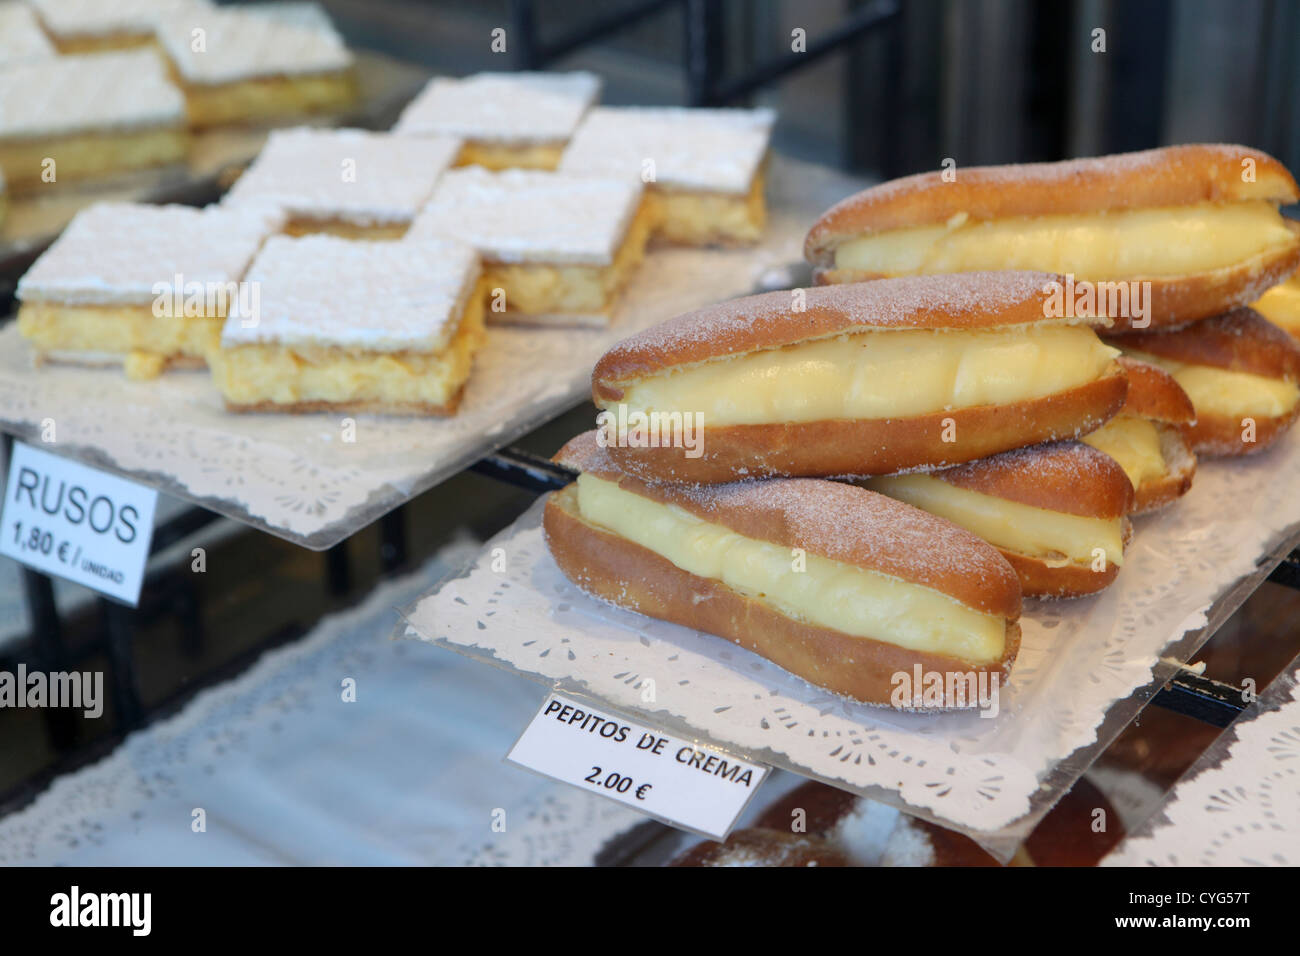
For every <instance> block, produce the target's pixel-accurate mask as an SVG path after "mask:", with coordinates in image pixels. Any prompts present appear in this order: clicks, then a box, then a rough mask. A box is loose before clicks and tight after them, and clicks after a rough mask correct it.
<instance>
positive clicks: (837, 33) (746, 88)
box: [510, 0, 903, 178]
mask: <svg viewBox="0 0 1300 956" xmlns="http://www.w3.org/2000/svg"><path fill="white" fill-rule="evenodd" d="M678 6H680V7H682V27H683V59H684V64H683V65H684V67H685V70H686V90H687V105H689V106H726V105H728V104H732V103H736V102H738V101H741V100H744V99H745V98H747V97H749V96H751V95H752V94H754V93H755V92H757V91H758V90H759V89H761V88H762V87H764V86H767V85H769V84H771V83H774V82H776V81H778V80H781V79H783V78H784V77H786V76H788V75H789V74H791V73H794V72H796V71H797V70H801V69H803V68H804V67H808V66H811V65H813V64H814V63H817V62H819V61H821V60H822V59H824V58H825V57H827V56H829V55H830V54H832V53H837V52H840V51H841V50H843V49H844V48H846V47H848V46H849V45H850V44H852V43H854V42H856V41H858V40H861V39H862V38H864V37H866V36H867V35H869V34H872V33H876V32H880V33H882V34H883V35H884V37H885V43H884V54H883V59H884V63H885V70H884V83H885V87H886V88H885V90H884V95H883V96H882V98H881V123H880V127H881V130H880V136H879V138H880V139H881V140H882V141H883V142H884V143H886V144H888V148H887V149H886V150H885V152H884V154H883V157H882V168H881V170H880V172H881V174H882V175H883V176H885V177H886V178H889V177H892V176H895V175H897V174H898V172H899V170H898V156H897V151H896V146H897V142H898V138H899V137H898V133H899V130H900V129H901V117H902V113H901V111H902V103H901V100H900V96H899V91H900V89H901V85H902V69H903V66H902V59H901V55H902V21H903V16H902V3H901V0H870V2H868V3H866V4H865V5H864V6H862V7H860V8H859V9H857V10H854V11H853V12H852V13H850V14H849V15H848V16H847V17H845V19H844V21H843V22H842V23H841V24H840V25H839V26H837V27H835V28H834V29H832V30H831V31H830V32H828V33H826V34H825V35H823V36H819V37H816V38H810V39H809V40H808V43H807V46H806V48H805V50H804V52H802V53H795V52H793V51H792V52H790V53H787V54H784V55H782V56H777V57H773V58H772V59H770V60H766V61H764V62H761V63H759V64H757V65H756V66H754V67H752V68H751V69H750V70H749V71H748V72H746V73H743V74H741V75H740V76H735V77H730V78H728V77H727V76H726V75H725V73H726V71H725V60H726V56H725V42H724V41H725V33H726V30H725V24H724V13H725V10H724V4H723V0H638V2H636V3H633V4H631V5H629V6H627V7H625V8H622V9H620V10H618V11H616V12H614V13H608V14H602V15H600V16H597V17H595V18H593V19H592V20H590V21H589V22H587V23H585V24H583V25H582V26H581V27H578V28H577V29H575V30H573V31H572V32H571V33H569V34H567V35H565V36H562V37H559V38H556V39H551V40H543V39H542V38H541V36H540V34H539V31H538V28H537V17H536V15H535V3H534V0H510V42H511V49H512V51H513V56H514V60H513V62H514V64H515V65H516V66H517V67H518V68H519V69H521V70H536V69H541V68H542V67H545V66H549V65H551V64H553V63H554V62H555V61H557V60H560V59H562V58H563V57H565V56H568V55H569V54H571V53H573V52H575V51H577V50H578V49H580V48H582V47H583V46H585V45H587V44H588V43H592V42H595V41H597V40H600V39H603V38H605V37H607V36H609V35H610V34H612V33H616V32H618V31H620V30H624V29H626V28H628V27H630V26H633V25H634V24H637V23H640V22H641V21H642V20H645V19H647V18H648V17H651V16H654V15H655V14H658V13H662V12H664V11H666V10H670V9H672V8H674V7H678Z"/></svg>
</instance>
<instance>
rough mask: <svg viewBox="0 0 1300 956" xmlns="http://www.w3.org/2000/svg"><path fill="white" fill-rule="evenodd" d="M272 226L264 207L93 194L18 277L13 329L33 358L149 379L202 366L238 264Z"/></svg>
mask: <svg viewBox="0 0 1300 956" xmlns="http://www.w3.org/2000/svg"><path fill="white" fill-rule="evenodd" d="M279 225H280V220H279V219H278V217H276V216H274V215H273V214H271V213H270V212H269V211H268V210H266V209H257V210H233V209H225V208H220V207H211V206H210V207H208V208H206V209H194V208H191V207H188V206H150V205H144V204H134V203H100V204H97V205H95V206H91V207H90V208H89V209H86V210H84V211H83V212H81V213H79V214H78V215H77V216H76V218H74V219H73V220H72V223H71V224H70V225H69V226H68V228H67V229H65V230H64V232H63V234H62V235H61V236H60V237H59V238H58V240H57V241H56V242H55V243H54V245H52V246H51V247H50V248H49V249H48V250H46V251H45V253H44V254H42V255H41V257H40V258H39V259H37V260H36V262H35V263H34V264H33V265H32V267H31V269H29V270H28V271H27V273H26V274H25V275H24V276H23V277H22V279H21V280H20V281H19V283H18V292H17V295H18V300H19V302H20V303H21V306H20V308H19V310H18V330H19V332H20V333H21V334H22V336H23V337H24V338H25V339H26V340H27V341H28V342H29V343H30V344H31V346H32V349H33V351H34V356H35V358H36V360H37V361H38V362H41V361H51V362H66V363H72V364H79V365H114V364H121V365H123V366H124V367H125V369H126V373H127V375H128V377H131V378H136V379H143V378H151V377H153V376H155V375H157V374H158V373H160V372H161V371H163V370H164V369H165V368H167V367H202V366H203V365H204V363H205V360H206V356H207V353H208V351H209V350H210V348H211V347H212V345H213V343H214V342H215V341H216V337H217V335H218V333H219V332H220V329H221V325H222V322H223V320H224V318H225V315H226V313H227V311H228V310H229V309H230V308H231V306H232V305H233V304H234V303H236V302H237V301H238V300H239V298H240V296H241V295H244V294H245V293H246V290H247V287H246V286H243V285H242V284H241V280H242V279H243V278H244V272H245V270H246V269H247V268H248V265H249V263H250V262H251V261H252V260H253V256H254V255H255V254H256V253H257V250H258V247H259V246H260V245H261V244H262V241H263V240H264V239H265V238H266V237H267V236H268V235H270V234H271V233H272V232H274V231H275V230H276V229H277V228H278V227H279Z"/></svg>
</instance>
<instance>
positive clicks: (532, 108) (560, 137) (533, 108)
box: [393, 72, 600, 169]
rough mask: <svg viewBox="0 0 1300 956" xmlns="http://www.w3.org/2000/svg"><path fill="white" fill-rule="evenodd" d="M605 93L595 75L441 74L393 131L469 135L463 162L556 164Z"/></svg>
mask: <svg viewBox="0 0 1300 956" xmlns="http://www.w3.org/2000/svg"><path fill="white" fill-rule="evenodd" d="M599 95H600V79H599V78H598V77H596V76H595V75H594V74H591V73H581V72H578V73H528V72H522V73H478V74H476V75H474V76H469V77H465V78H464V79H451V78H448V77H441V76H440V77H435V78H434V79H432V80H430V81H429V83H428V85H427V86H425V88H424V90H423V91H421V93H420V94H419V95H418V96H417V97H416V98H415V99H413V100H412V101H411V102H410V104H408V105H407V107H406V109H405V110H404V111H403V113H402V115H401V118H400V119H398V121H397V125H395V126H394V127H393V132H394V133H398V134H400V135H403V136H455V137H457V138H459V139H463V140H464V141H465V148H464V150H463V151H462V153H461V156H460V164H461V165H462V166H469V165H475V166H486V167H487V168H488V169H507V168H511V167H522V168H526V169H554V168H555V166H556V164H557V163H559V161H560V154H561V153H562V152H563V151H564V145H565V143H567V142H568V141H569V138H570V137H571V136H572V135H573V131H574V130H575V129H577V128H578V123H579V122H580V121H581V120H582V117H583V115H584V114H585V113H586V112H587V110H588V109H589V108H590V107H591V105H592V104H593V103H594V102H595V101H596V98H597V97H598V96H599Z"/></svg>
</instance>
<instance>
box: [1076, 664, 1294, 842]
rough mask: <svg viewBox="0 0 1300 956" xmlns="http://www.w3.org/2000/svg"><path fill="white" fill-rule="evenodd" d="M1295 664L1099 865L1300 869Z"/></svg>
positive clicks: (1203, 755)
mask: <svg viewBox="0 0 1300 956" xmlns="http://www.w3.org/2000/svg"><path fill="white" fill-rule="evenodd" d="M1298 690H1300V666H1297V667H1295V668H1294V669H1292V670H1291V671H1290V672H1289V673H1287V674H1284V675H1283V676H1281V677H1279V678H1278V679H1277V680H1275V681H1274V682H1273V684H1272V685H1271V686H1270V687H1269V688H1268V690H1267V691H1266V692H1265V693H1264V694H1263V695H1262V696H1261V697H1260V699H1259V701H1258V702H1257V703H1256V713H1255V715H1254V716H1244V717H1243V718H1242V719H1240V720H1238V721H1237V722H1236V723H1235V724H1233V725H1232V727H1231V728H1230V729H1229V730H1228V731H1227V732H1225V733H1224V735H1223V736H1222V737H1220V738H1219V739H1218V740H1216V741H1215V742H1214V744H1213V746H1211V747H1210V749H1209V750H1207V751H1206V752H1205V753H1204V754H1202V755H1201V757H1200V758H1199V759H1198V760H1197V761H1196V763H1195V764H1193V765H1192V767H1191V769H1189V770H1188V771H1187V773H1186V774H1185V775H1184V776H1183V779H1182V780H1181V781H1179V783H1178V784H1177V785H1176V786H1175V787H1174V789H1173V790H1171V791H1170V793H1169V796H1168V797H1167V798H1166V801H1165V805H1164V807H1163V808H1162V809H1161V810H1160V811H1159V812H1158V813H1156V814H1155V815H1154V816H1153V817H1152V818H1151V820H1150V821H1148V823H1147V825H1146V826H1144V827H1142V828H1141V829H1140V830H1138V831H1137V833H1135V834H1134V835H1133V836H1131V837H1129V838H1128V839H1127V840H1125V841H1124V842H1123V843H1121V844H1120V845H1119V846H1118V847H1117V848H1116V849H1115V851H1114V852H1113V853H1111V854H1110V856H1108V857H1106V859H1105V860H1103V861H1102V865H1103V866H1297V865H1300V693H1297V691H1298Z"/></svg>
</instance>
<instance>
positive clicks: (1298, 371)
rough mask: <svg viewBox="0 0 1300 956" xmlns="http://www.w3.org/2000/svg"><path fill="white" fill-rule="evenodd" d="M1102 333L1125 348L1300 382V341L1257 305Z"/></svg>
mask: <svg viewBox="0 0 1300 956" xmlns="http://www.w3.org/2000/svg"><path fill="white" fill-rule="evenodd" d="M1102 337H1103V338H1104V339H1105V340H1106V341H1107V342H1108V343H1110V344H1111V345H1114V346H1116V347H1117V348H1122V349H1124V350H1125V351H1136V352H1145V353H1146V354H1148V355H1154V356H1156V357H1157V358H1164V359H1170V360H1172V361H1175V362H1182V363H1185V364H1187V365H1207V366H1210V367H1211V368H1221V369H1225V370H1227V371H1229V372H1247V373H1249V374H1251V375H1261V376H1263V377H1264V378H1278V379H1283V380H1285V381H1288V382H1300V344H1297V343H1296V341H1295V339H1293V338H1291V336H1289V335H1287V334H1286V332H1284V331H1282V330H1281V329H1280V328H1278V327H1277V326H1276V325H1274V324H1273V323H1272V322H1270V321H1268V319H1266V318H1264V317H1263V316H1262V315H1260V314H1259V313H1258V312H1256V311H1255V310H1254V309H1245V308H1243V309H1234V310H1233V311H1232V312H1228V313H1225V314H1224V315H1216V316H1214V317H1213V318H1210V319H1206V320H1205V321H1203V322H1193V323H1191V324H1190V325H1184V326H1180V327H1179V328H1177V329H1171V330H1169V331H1165V332H1127V333H1125V334H1123V335H1104V336H1102Z"/></svg>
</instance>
